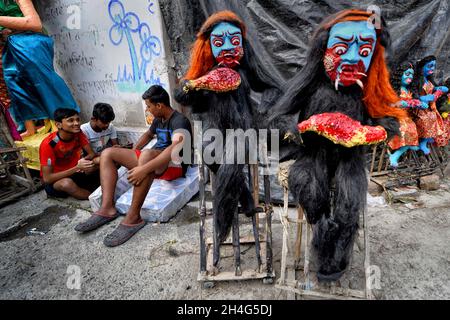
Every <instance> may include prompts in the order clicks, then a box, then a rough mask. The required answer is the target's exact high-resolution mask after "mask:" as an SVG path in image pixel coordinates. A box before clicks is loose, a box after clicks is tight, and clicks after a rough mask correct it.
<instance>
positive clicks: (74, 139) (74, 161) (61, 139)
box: [39, 109, 100, 200]
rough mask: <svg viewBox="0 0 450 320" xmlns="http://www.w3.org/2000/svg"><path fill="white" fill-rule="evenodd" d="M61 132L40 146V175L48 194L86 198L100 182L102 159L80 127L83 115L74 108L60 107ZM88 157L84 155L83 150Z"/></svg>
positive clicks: (57, 111)
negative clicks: (99, 168) (100, 159)
mask: <svg viewBox="0 0 450 320" xmlns="http://www.w3.org/2000/svg"><path fill="white" fill-rule="evenodd" d="M54 118H55V122H56V126H57V127H58V132H53V133H51V134H50V135H49V136H48V137H47V138H45V139H44V140H43V141H42V143H41V145H40V147H39V158H40V162H41V177H42V179H43V181H44V184H45V191H46V192H47V195H48V196H51V197H58V198H65V197H67V196H72V197H74V198H76V199H79V200H87V199H88V197H89V195H90V194H91V193H92V192H93V191H94V190H95V189H96V188H97V187H98V186H99V185H100V183H99V182H100V178H99V174H98V163H99V158H95V153H94V151H93V150H92V148H91V146H90V145H89V141H88V139H87V138H86V136H85V135H84V134H83V132H81V129H80V116H79V115H78V112H77V111H76V110H73V109H57V110H56V111H55V114H54ZM83 150H84V151H85V152H86V154H87V156H86V157H84V158H81V155H82V151H83Z"/></svg>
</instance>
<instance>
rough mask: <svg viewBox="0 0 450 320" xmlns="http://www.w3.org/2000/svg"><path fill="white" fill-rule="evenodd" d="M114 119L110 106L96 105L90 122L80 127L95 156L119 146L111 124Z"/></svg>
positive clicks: (105, 104)
mask: <svg viewBox="0 0 450 320" xmlns="http://www.w3.org/2000/svg"><path fill="white" fill-rule="evenodd" d="M115 117H116V115H115V114H114V110H113V108H112V107H111V105H109V104H107V103H97V104H96V105H95V106H94V110H93V111H92V118H91V121H89V122H88V123H85V124H83V125H82V126H81V131H83V133H84V134H85V135H86V137H87V138H88V140H89V144H90V145H91V147H92V150H94V152H95V153H96V154H97V155H99V154H100V153H101V152H102V151H103V150H105V149H106V148H109V147H113V146H119V143H118V142H117V132H116V129H115V128H114V126H113V125H112V124H111V121H113V120H114V119H115Z"/></svg>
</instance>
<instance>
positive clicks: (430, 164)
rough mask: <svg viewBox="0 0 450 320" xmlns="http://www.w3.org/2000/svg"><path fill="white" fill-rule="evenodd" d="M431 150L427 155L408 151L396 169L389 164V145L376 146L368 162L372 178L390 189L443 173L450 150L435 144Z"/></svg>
mask: <svg viewBox="0 0 450 320" xmlns="http://www.w3.org/2000/svg"><path fill="white" fill-rule="evenodd" d="M430 150H431V153H430V154H429V155H427V156H425V155H423V154H422V152H421V151H412V150H409V151H407V152H406V153H405V155H404V156H403V157H402V161H401V162H400V163H399V166H398V168H395V169H394V168H392V167H390V166H389V153H388V146H387V145H386V144H380V145H376V146H374V147H373V148H372V152H371V154H370V162H369V164H368V167H369V172H370V177H371V180H372V181H373V182H375V183H376V184H379V185H380V186H382V187H383V188H384V189H389V188H394V187H399V186H403V185H414V184H416V183H417V180H418V179H419V178H421V177H424V176H428V175H431V174H434V173H441V174H442V175H443V174H444V170H445V167H446V164H447V163H448V160H449V154H448V150H446V148H439V147H436V146H434V145H432V146H431V147H430ZM368 160H369V159H368Z"/></svg>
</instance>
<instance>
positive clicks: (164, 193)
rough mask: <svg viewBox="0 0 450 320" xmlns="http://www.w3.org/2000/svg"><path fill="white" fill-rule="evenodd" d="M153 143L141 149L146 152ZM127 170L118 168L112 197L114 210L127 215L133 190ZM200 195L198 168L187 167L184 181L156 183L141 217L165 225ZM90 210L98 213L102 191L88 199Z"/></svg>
mask: <svg viewBox="0 0 450 320" xmlns="http://www.w3.org/2000/svg"><path fill="white" fill-rule="evenodd" d="M155 142H156V139H154V141H152V142H151V143H149V144H148V145H147V146H145V147H144V149H149V148H151V146H152V145H153V144H154V143H155ZM127 173H128V170H127V169H126V168H124V167H121V168H120V169H119V171H118V180H117V185H116V190H115V194H114V201H115V202H116V209H117V211H118V212H119V213H120V214H126V213H127V211H128V208H129V207H130V204H131V199H132V196H133V186H132V185H131V184H130V183H129V182H128V175H127ZM198 191H199V176H198V167H197V166H195V167H189V168H188V170H187V172H186V177H185V178H179V179H177V180H174V181H164V180H159V179H155V180H154V181H153V184H152V187H151V188H150V191H149V192H148V194H147V197H146V199H145V202H144V205H143V206H142V209H141V217H142V218H143V219H145V220H147V221H149V222H167V221H169V220H170V219H171V218H172V217H174V216H175V215H176V214H177V212H178V211H179V210H181V209H182V208H183V207H184V206H185V205H186V204H187V203H188V202H189V200H191V199H192V197H193V196H195V195H196V194H197V193H198ZM89 202H90V204H91V208H92V210H93V211H94V212H95V211H97V210H98V209H99V208H100V206H101V202H102V189H101V187H99V188H98V189H97V190H95V191H94V192H93V193H92V194H91V195H90V196H89Z"/></svg>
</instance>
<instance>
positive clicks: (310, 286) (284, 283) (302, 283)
mask: <svg viewBox="0 0 450 320" xmlns="http://www.w3.org/2000/svg"><path fill="white" fill-rule="evenodd" d="M292 164H293V161H290V162H285V163H282V164H280V169H279V174H278V180H279V182H280V184H281V186H283V189H284V208H283V212H282V213H280V216H281V217H280V218H281V223H282V226H283V247H282V253H281V273H280V279H279V280H278V282H277V284H276V285H275V287H276V288H278V289H281V290H286V291H288V292H290V293H293V294H294V297H296V296H295V295H299V296H300V297H302V298H321V299H373V296H372V292H371V289H370V288H369V285H368V283H369V282H368V281H369V280H370V279H369V277H370V274H369V271H370V256H369V239H368V228H367V225H366V223H367V210H364V213H363V222H362V230H363V238H364V274H365V288H364V290H361V291H359V290H352V289H350V288H343V287H341V286H340V285H339V284H338V283H331V284H330V285H329V286H328V287H327V286H326V285H322V284H319V283H318V282H317V280H316V276H315V274H314V272H312V271H311V269H310V258H311V238H312V229H311V226H310V225H309V224H308V223H307V221H306V218H305V215H304V212H303V209H302V208H300V207H298V208H297V217H296V218H290V217H289V215H288V210H289V207H288V205H289V203H288V200H289V189H288V174H289V168H290V166H291V165H292ZM292 226H293V229H294V230H292ZM292 231H293V232H294V234H295V241H294V243H292V240H291V238H292V237H291V236H290V235H291V234H292V233H293V232H292ZM303 236H304V246H303V247H304V248H302V238H303ZM356 242H357V241H356ZM357 244H359V243H357ZM302 249H303V255H304V261H303V264H302V263H301V258H302ZM289 253H290V256H289ZM289 259H291V260H292V259H293V262H292V263H290V265H289V264H288V260H289ZM350 265H351V262H350V264H349V267H348V269H350ZM299 270H300V271H303V272H297V271H299Z"/></svg>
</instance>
